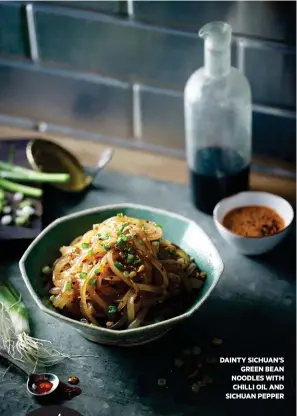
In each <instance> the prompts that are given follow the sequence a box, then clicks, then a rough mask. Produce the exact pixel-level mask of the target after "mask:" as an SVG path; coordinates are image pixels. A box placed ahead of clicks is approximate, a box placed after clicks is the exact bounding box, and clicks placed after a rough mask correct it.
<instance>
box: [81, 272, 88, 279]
mask: <svg viewBox="0 0 297 416" xmlns="http://www.w3.org/2000/svg"><path fill="white" fill-rule="evenodd" d="M87 275H88V274H87V273H85V272H81V273H80V275H79V277H80V278H81V279H85V278H86V277H87Z"/></svg>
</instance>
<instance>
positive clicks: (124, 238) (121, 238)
mask: <svg viewBox="0 0 297 416" xmlns="http://www.w3.org/2000/svg"><path fill="white" fill-rule="evenodd" d="M128 240H129V236H128V235H125V234H121V235H120V236H119V237H118V239H117V244H120V245H121V244H123V243H125V242H126V241H128Z"/></svg>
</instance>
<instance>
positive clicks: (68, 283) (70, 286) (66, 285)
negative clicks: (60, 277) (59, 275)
mask: <svg viewBox="0 0 297 416" xmlns="http://www.w3.org/2000/svg"><path fill="white" fill-rule="evenodd" d="M71 290H72V284H71V282H66V284H65V292H71Z"/></svg>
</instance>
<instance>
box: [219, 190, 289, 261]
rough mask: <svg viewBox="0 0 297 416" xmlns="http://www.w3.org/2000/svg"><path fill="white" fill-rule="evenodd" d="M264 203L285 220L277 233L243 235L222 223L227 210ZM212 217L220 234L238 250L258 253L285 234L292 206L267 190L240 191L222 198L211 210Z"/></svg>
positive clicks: (246, 252) (266, 249)
mask: <svg viewBox="0 0 297 416" xmlns="http://www.w3.org/2000/svg"><path fill="white" fill-rule="evenodd" d="M251 205H262V206H263V205H264V206H266V207H269V208H272V209H274V210H275V211H276V212H277V213H278V214H279V215H280V216H281V217H282V218H283V219H284V221H285V228H284V229H283V230H282V231H280V232H279V233H277V234H274V235H271V236H267V237H243V236H240V235H237V234H234V233H232V232H231V231H229V230H228V229H227V228H226V227H224V226H223V225H222V221H223V218H224V216H225V215H226V214H227V212H229V211H231V210H232V209H234V208H239V207H244V206H251ZM213 218H214V222H215V224H216V227H217V229H218V231H219V233H220V234H221V236H222V237H223V238H224V240H226V241H227V242H228V243H230V244H231V245H232V246H233V247H235V248H236V249H237V250H238V251H239V252H241V253H242V254H246V255H259V254H263V253H266V252H268V251H270V250H272V249H273V248H274V247H275V246H276V245H277V244H278V243H279V242H280V241H281V240H282V239H283V238H284V237H285V235H286V234H287V232H288V229H289V227H290V225H291V224H292V221H293V218H294V210H293V208H292V206H291V205H290V204H289V202H287V201H286V200H285V199H284V198H281V197H280V196H277V195H273V194H270V193H268V192H252V191H248V192H241V193H238V194H236V195H233V196H230V197H228V198H224V199H222V200H221V201H220V202H219V203H218V204H217V205H216V206H215V209H214V211H213Z"/></svg>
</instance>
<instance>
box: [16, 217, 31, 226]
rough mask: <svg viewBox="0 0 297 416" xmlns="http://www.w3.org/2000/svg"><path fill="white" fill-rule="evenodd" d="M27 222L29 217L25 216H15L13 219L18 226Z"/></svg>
mask: <svg viewBox="0 0 297 416" xmlns="http://www.w3.org/2000/svg"><path fill="white" fill-rule="evenodd" d="M28 222H29V218H28V217H27V216H24V217H16V219H15V223H16V225H18V226H20V227H22V226H24V225H26V224H28Z"/></svg>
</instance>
